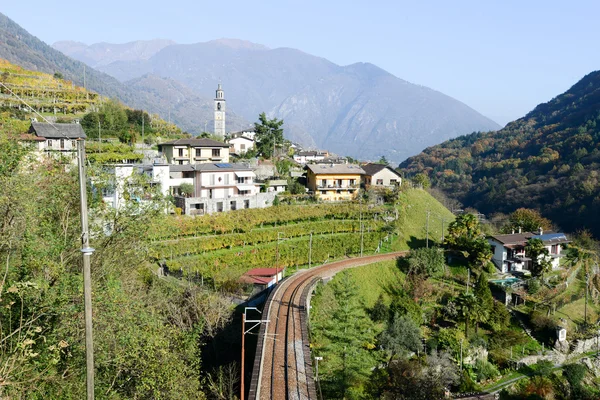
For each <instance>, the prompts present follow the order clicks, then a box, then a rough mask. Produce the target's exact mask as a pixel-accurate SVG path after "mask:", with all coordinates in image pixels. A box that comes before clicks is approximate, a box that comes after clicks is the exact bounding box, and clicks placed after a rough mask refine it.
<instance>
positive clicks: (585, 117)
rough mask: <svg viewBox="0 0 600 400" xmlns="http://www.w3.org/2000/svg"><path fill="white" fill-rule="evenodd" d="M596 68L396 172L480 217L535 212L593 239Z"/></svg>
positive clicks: (597, 158) (599, 141) (599, 202)
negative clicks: (506, 120) (494, 125)
mask: <svg viewBox="0 0 600 400" xmlns="http://www.w3.org/2000/svg"><path fill="white" fill-rule="evenodd" d="M599 123H600V71H595V72H592V73H590V74H588V75H586V76H585V77H584V78H583V79H581V80H580V81H579V82H577V83H576V84H575V85H574V86H573V87H572V88H570V89H569V90H568V91H566V92H565V93H563V94H561V95H559V96H557V97H556V98H554V99H552V100H551V101H549V102H547V103H544V104H540V105H538V106H537V107H536V108H535V109H534V110H533V111H531V112H530V113H529V114H527V115H526V116H525V117H523V118H521V119H518V120H516V121H514V122H511V123H510V124H508V125H507V126H506V127H505V128H504V129H502V130H500V131H497V132H488V133H481V132H478V133H472V134H470V135H466V136H462V137H459V138H456V139H453V140H449V141H446V142H444V143H442V144H439V145H436V146H433V147H430V148H427V149H426V150H425V151H423V152H422V153H421V154H419V155H417V156H415V157H412V158H409V159H408V160H406V161H405V162H403V163H402V164H400V167H401V168H403V169H404V170H405V172H406V173H407V175H408V176H412V175H415V174H417V173H419V172H424V173H426V174H427V175H428V176H429V178H430V179H431V181H432V184H433V185H434V186H436V187H438V188H440V189H442V190H443V191H444V192H446V194H448V195H449V196H451V197H454V198H457V199H458V200H460V201H462V202H463V203H464V204H465V205H466V206H473V207H476V208H477V209H479V210H480V211H481V212H484V213H493V212H511V211H513V210H515V209H517V208H519V207H530V208H538V209H539V210H540V211H541V212H542V213H543V214H544V215H545V216H546V217H548V218H550V219H552V220H553V221H555V222H556V223H558V224H559V225H560V226H561V227H562V228H563V229H564V230H567V231H576V230H578V229H582V228H587V229H589V230H591V231H592V232H593V233H594V234H595V235H596V236H600V212H598V210H599V207H600V189H599V184H598V172H599V169H600V124H599Z"/></svg>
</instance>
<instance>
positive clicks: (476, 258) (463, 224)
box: [445, 214, 492, 269]
mask: <svg viewBox="0 0 600 400" xmlns="http://www.w3.org/2000/svg"><path fill="white" fill-rule="evenodd" d="M445 244H446V246H448V248H449V249H451V250H455V251H459V252H461V253H462V254H463V255H464V256H465V258H466V259H467V260H468V261H469V263H470V264H471V265H472V266H475V267H477V268H478V269H480V268H482V267H483V266H485V265H486V264H487V263H488V262H489V261H490V260H491V258H492V249H491V247H490V245H489V243H488V242H487V240H485V234H484V233H483V231H482V229H481V224H480V222H479V220H478V219H477V217H476V216H475V215H473V214H462V215H459V216H458V217H456V219H455V220H454V221H452V222H451V223H450V224H449V225H448V235H447V236H446V239H445Z"/></svg>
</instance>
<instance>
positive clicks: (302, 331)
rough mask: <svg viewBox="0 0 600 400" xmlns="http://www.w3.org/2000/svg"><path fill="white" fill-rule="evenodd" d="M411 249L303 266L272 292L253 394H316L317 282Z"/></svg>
mask: <svg viewBox="0 0 600 400" xmlns="http://www.w3.org/2000/svg"><path fill="white" fill-rule="evenodd" d="M405 254H406V252H394V253H388V254H378V255H374V256H366V257H360V258H350V259H347V260H342V261H336V262H333V263H330V264H324V265H321V266H319V267H315V268H312V269H310V270H303V271H300V272H298V273H296V274H294V275H292V276H290V277H288V278H286V279H285V280H283V281H282V282H280V283H279V285H278V287H277V288H276V289H275V290H273V292H271V295H270V296H269V298H268V299H267V303H266V304H265V307H264V311H263V315H266V318H267V319H268V320H269V321H270V322H269V323H268V324H266V325H263V326H261V329H260V332H259V338H258V345H257V349H256V356H255V363H254V367H253V371H252V380H251V384H250V392H249V396H248V398H249V399H250V400H264V399H269V400H317V392H316V387H315V382H314V379H313V370H312V358H311V355H310V347H309V337H308V310H307V301H308V297H309V296H310V292H311V291H312V289H313V287H314V286H315V285H316V284H317V283H318V282H319V281H320V280H321V279H323V278H329V277H332V276H333V275H335V274H336V273H337V272H339V271H341V270H344V269H347V268H352V267H358V266H361V265H367V264H372V263H375V262H378V261H385V260H390V259H394V258H396V257H399V256H403V255H405Z"/></svg>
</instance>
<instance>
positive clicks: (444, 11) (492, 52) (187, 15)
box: [0, 0, 600, 124]
mask: <svg viewBox="0 0 600 400" xmlns="http://www.w3.org/2000/svg"><path fill="white" fill-rule="evenodd" d="M4 3H5V4H3V5H2V7H1V9H0V11H1V12H3V13H5V14H6V15H8V17H10V18H11V19H13V20H14V21H16V22H17V23H18V24H20V25H21V26H23V27H24V28H25V29H27V30H28V31H29V32H31V33H32V34H34V35H36V36H37V37H39V38H40V39H42V40H43V41H45V42H46V43H49V44H52V43H54V42H55V41H58V40H77V41H81V42H84V43H87V44H92V43H96V42H111V43H123V42H128V41H133V40H139V39H154V38H166V39H173V40H175V41H176V42H178V43H194V42H203V41H208V40H212V39H218V38H223V37H226V38H239V39H246V40H250V41H252V42H256V43H261V44H264V45H266V46H268V47H271V48H275V47H293V48H297V49H300V50H302V51H304V52H307V53H310V54H314V55H317V56H321V57H324V58H327V59H329V60H331V61H333V62H335V63H337V64H341V65H346V64H351V63H354V62H358V61H363V62H371V63H373V64H376V65H378V66H380V67H381V68H384V69H385V70H387V71H389V72H391V73H393V74H394V75H396V76H398V77H400V78H402V79H405V80H407V81H410V82H412V83H416V84H420V85H424V86H428V87H430V88H432V89H435V90H438V91H440V92H443V93H445V94H448V95H450V96H452V97H454V98H456V99H458V100H460V101H463V102H464V103H466V104H468V105H469V106H471V107H473V108H474V109H476V110H477V111H479V112H481V113H483V114H484V115H486V116H488V117H490V118H492V119H494V120H495V121H497V122H499V123H501V124H503V123H506V122H508V121H510V120H513V119H516V118H518V117H521V116H523V115H524V114H525V113H527V112H528V111H530V110H531V109H532V108H533V107H535V105H537V104H538V103H540V102H544V101H547V100H550V99H551V98H552V97H554V96H556V95H558V94H559V93H562V92H564V91H565V90H567V89H568V88H569V87H570V86H571V85H573V84H574V83H575V82H576V81H577V80H579V79H580V78H582V77H583V76H584V75H585V74H587V73H589V72H591V71H593V70H596V69H598V68H600V52H599V51H598V38H599V37H600V28H599V24H598V22H597V18H598V14H599V12H600V2H597V1H564V0H563V1H554V0H544V1H538V0H520V1H513V0H478V1H461V0H455V1H447V0H439V1H426V0H421V1H400V0H398V1H388V0H379V1H373V0H371V1H359V0H318V1H317V0H254V1H249V0H241V1H238V0H229V1H216V0H215V1H210V2H208V1H202V0H196V1H182V0H180V1H171V2H165V1H156V0H147V1H143V2H142V1H137V0H120V1H115V0H102V1H98V2H82V1H72V0H61V1H60V2H57V3H48V1H46V0H44V1H40V0H30V1H28V2H27V3H26V4H25V3H23V2H18V1H11V2H4Z"/></svg>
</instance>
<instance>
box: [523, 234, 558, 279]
mask: <svg viewBox="0 0 600 400" xmlns="http://www.w3.org/2000/svg"><path fill="white" fill-rule="evenodd" d="M525 254H527V257H529V258H531V274H532V275H533V276H544V274H545V273H546V272H548V271H550V269H551V268H552V261H551V260H550V255H549V251H548V249H547V248H546V247H545V246H544V242H542V240H541V239H537V238H534V239H529V240H528V241H527V245H526V246H525Z"/></svg>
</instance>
